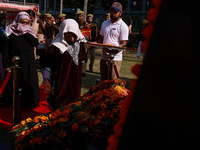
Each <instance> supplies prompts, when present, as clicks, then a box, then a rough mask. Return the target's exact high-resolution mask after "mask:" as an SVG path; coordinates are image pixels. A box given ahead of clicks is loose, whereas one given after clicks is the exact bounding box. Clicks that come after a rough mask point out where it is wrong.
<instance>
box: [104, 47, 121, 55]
mask: <svg viewBox="0 0 200 150" xmlns="http://www.w3.org/2000/svg"><path fill="white" fill-rule="evenodd" d="M104 50H106V52H107V53H109V54H117V53H119V52H120V51H119V50H116V49H111V50H110V49H108V48H104Z"/></svg>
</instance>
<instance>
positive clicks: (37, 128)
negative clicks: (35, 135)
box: [33, 125, 42, 131]
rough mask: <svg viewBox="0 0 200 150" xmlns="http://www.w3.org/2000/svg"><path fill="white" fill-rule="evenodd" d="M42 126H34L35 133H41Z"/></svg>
mask: <svg viewBox="0 0 200 150" xmlns="http://www.w3.org/2000/svg"><path fill="white" fill-rule="evenodd" d="M41 127H42V125H37V126H34V127H33V129H34V131H39V130H40V129H41Z"/></svg>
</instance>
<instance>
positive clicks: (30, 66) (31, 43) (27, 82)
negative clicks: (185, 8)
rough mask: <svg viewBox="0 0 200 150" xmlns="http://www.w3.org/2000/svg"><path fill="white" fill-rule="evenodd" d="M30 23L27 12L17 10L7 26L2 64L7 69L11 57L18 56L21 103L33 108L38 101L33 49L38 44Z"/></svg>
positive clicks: (11, 63)
mask: <svg viewBox="0 0 200 150" xmlns="http://www.w3.org/2000/svg"><path fill="white" fill-rule="evenodd" d="M30 23H31V20H30V16H29V14H28V13H26V12H19V13H18V14H17V16H16V18H15V19H14V21H13V22H12V23H11V24H10V25H9V26H7V28H6V30H5V34H6V36H7V40H6V49H5V50H4V52H3V65H4V68H6V70H7V71H8V70H9V67H10V66H13V62H12V57H13V56H19V57H20V67H21V69H20V79H19V80H20V86H21V87H22V105H23V106H24V107H26V106H28V107H31V108H34V107H37V106H38V103H39V84H38V76H37V68H36V62H35V58H34V51H33V50H34V47H35V46H37V45H38V40H37V37H36V35H35V32H34V30H33V28H32V27H31V25H30Z"/></svg>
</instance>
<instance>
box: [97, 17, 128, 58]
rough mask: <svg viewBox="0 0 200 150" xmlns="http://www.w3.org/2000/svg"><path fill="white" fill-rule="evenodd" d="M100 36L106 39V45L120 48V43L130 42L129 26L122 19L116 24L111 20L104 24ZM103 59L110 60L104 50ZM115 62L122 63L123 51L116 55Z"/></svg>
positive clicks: (104, 40) (104, 41)
mask: <svg viewBox="0 0 200 150" xmlns="http://www.w3.org/2000/svg"><path fill="white" fill-rule="evenodd" d="M100 34H101V36H103V37H104V38H103V43H104V44H112V45H116V46H119V45H120V41H125V40H128V35H129V31H128V26H127V25H126V23H125V22H124V21H123V20H122V19H121V18H120V20H119V21H117V22H114V23H112V22H111V19H109V20H106V21H104V22H103V23H102V26H101V30H100ZM101 59H103V60H109V55H108V54H107V53H106V51H105V50H102V55H101ZM113 60H114V61H122V51H121V52H119V53H117V54H115V56H114V59H113Z"/></svg>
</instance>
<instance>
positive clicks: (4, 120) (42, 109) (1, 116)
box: [0, 87, 51, 130]
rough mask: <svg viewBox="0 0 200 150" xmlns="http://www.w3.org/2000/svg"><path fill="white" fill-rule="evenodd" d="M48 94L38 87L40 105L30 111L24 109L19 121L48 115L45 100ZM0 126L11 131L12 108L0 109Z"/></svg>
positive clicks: (29, 109)
mask: <svg viewBox="0 0 200 150" xmlns="http://www.w3.org/2000/svg"><path fill="white" fill-rule="evenodd" d="M47 96H48V94H47V93H46V92H45V90H44V88H43V89H41V87H40V103H39V107H37V108H34V109H31V108H24V109H22V110H21V120H25V119H27V118H34V117H35V116H37V115H40V114H42V113H48V112H50V111H51V108H50V107H49V106H48V104H47V102H46V99H47ZM0 126H2V127H4V128H6V129H7V130H11V129H12V126H13V107H12V106H7V107H4V108H1V107H0Z"/></svg>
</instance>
